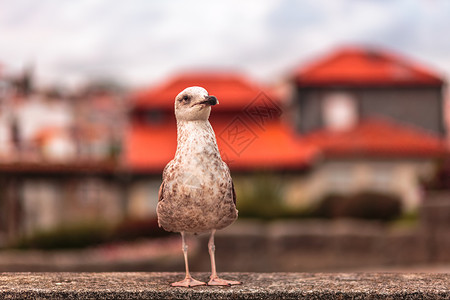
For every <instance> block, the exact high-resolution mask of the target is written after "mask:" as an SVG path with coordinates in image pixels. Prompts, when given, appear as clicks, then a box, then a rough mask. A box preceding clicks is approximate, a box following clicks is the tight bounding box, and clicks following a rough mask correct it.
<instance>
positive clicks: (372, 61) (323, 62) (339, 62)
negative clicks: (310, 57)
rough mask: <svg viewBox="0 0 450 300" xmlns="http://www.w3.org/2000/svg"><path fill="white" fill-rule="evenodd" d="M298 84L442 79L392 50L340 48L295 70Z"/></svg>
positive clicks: (407, 82)
mask: <svg viewBox="0 0 450 300" xmlns="http://www.w3.org/2000/svg"><path fill="white" fill-rule="evenodd" d="M294 79H295V81H296V82H297V84H299V85H300V86H328V85H346V86H411V85H419V86H441V85H442V84H443V79H442V78H441V77H440V76H439V75H437V74H435V73H433V72H432V71H430V70H427V69H426V68H424V67H422V66H419V65H418V64H416V63H414V62H410V61H407V60H406V59H404V58H403V57H400V56H397V55H394V54H392V53H389V52H386V51H381V50H375V49H363V48H356V47H355V48H342V49H340V50H338V51H335V52H333V53H331V54H330V55H328V56H325V57H324V58H322V59H319V60H317V61H315V62H314V63H312V64H311V65H309V66H307V67H302V68H299V69H298V70H297V71H295V72H294Z"/></svg>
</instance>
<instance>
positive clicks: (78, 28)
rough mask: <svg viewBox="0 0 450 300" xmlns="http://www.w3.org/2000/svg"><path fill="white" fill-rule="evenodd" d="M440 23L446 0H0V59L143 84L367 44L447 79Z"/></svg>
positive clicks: (448, 9) (272, 70)
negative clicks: (177, 74) (190, 72)
mask: <svg viewBox="0 0 450 300" xmlns="http://www.w3.org/2000/svg"><path fill="white" fill-rule="evenodd" d="M449 29H450V1H448V0H399V1H395V0H392V1H389V0H342V1H339V0H333V1H330V0H305V1H291V0H287V1H275V0H273V1H261V0H255V1H242V0H233V1H221V2H219V1H208V0H198V1H189V2H188V1H181V0H179V1H177V0H174V1H171V0H168V1H150V0H130V1H118V0H95V1H94V0H76V1H69V0H39V1H36V0H0V64H2V65H3V69H5V70H4V72H13V71H17V70H20V69H21V68H23V66H24V65H26V64H30V63H33V64H34V65H35V69H36V73H37V77H38V78H37V79H38V83H39V84H40V85H47V84H50V83H58V84H68V85H71V86H73V85H74V84H77V83H80V82H83V81H84V80H86V79H91V78H95V77H99V76H100V77H111V78H115V79H117V80H119V81H122V82H124V83H125V84H127V85H130V86H145V85H149V84H154V83H155V82H157V81H159V80H161V79H163V78H165V77H166V76H168V75H170V74H173V73H175V72H177V71H179V70H189V69H193V68H225V69H241V70H243V71H244V72H246V73H248V74H250V75H251V76H254V77H255V78H256V79H258V80H262V81H267V82H270V81H274V80H275V79H276V78H279V77H280V76H281V75H283V74H286V73H287V72H289V71H290V70H292V69H293V68H294V67H295V66H298V65H299V64H302V63H305V62H306V61H307V60H308V59H310V58H311V57H315V56H317V55H318V54H320V53H323V52H326V51H329V50H330V49H332V47H334V46H340V45H348V44H351V45H355V44H365V45H367V44H368V45H375V46H380V47H383V48H386V49H392V50H394V51H396V52H399V53H403V54H405V55H406V56H407V57H409V58H412V59H415V60H418V61H419V62H421V63H423V64H425V65H428V66H431V67H432V68H433V69H435V70H437V71H439V72H441V73H443V74H445V75H446V76H447V77H450V76H449V75H450V34H449Z"/></svg>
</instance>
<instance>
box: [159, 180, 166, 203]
mask: <svg viewBox="0 0 450 300" xmlns="http://www.w3.org/2000/svg"><path fill="white" fill-rule="evenodd" d="M164 184H165V182H164V180H163V182H162V183H161V186H160V187H159V193H158V202H159V201H161V200H162V199H163V193H164Z"/></svg>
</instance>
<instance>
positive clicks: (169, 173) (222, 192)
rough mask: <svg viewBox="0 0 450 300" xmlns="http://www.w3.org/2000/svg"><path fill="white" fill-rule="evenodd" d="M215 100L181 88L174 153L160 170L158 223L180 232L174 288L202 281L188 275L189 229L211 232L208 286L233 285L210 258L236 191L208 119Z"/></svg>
mask: <svg viewBox="0 0 450 300" xmlns="http://www.w3.org/2000/svg"><path fill="white" fill-rule="evenodd" d="M218 103H219V102H218V101H217V98H216V97H214V96H210V95H209V94H208V92H207V91H206V90H205V89H204V88H201V87H198V86H193V87H189V88H187V89H185V90H183V91H182V92H181V93H179V94H178V95H177V97H176V98H175V116H176V119H177V151H176V153H175V158H174V159H173V160H171V161H170V162H169V163H168V164H167V166H166V167H165V168H164V171H163V182H162V184H161V187H160V189H159V201H158V206H157V214H158V224H159V226H161V227H163V228H164V229H165V230H167V231H174V232H180V233H181V239H182V250H183V254H184V262H185V267H186V277H185V278H184V280H182V281H178V282H174V283H172V286H184V287H192V286H197V285H205V284H206V283H205V282H201V281H198V280H195V279H194V278H192V277H191V275H190V273H189V266H188V255H187V252H188V247H187V245H186V241H185V235H186V234H187V233H201V232H211V236H210V238H209V242H208V249H209V255H210V258H211V277H210V280H209V282H208V283H207V284H208V285H228V286H230V285H234V284H240V283H241V282H239V281H231V280H224V279H220V278H219V277H218V276H217V272H216V263H215V257H214V251H215V246H214V234H215V232H216V230H217V229H222V228H225V227H227V226H228V225H230V224H231V223H233V222H234V220H236V218H237V215H238V211H237V210H236V194H235V192H234V186H233V182H232V180H231V176H230V171H229V169H228V166H227V165H226V164H225V163H224V162H223V161H222V158H221V157H220V153H219V149H218V147H217V142H216V137H215V135H214V131H213V129H212V127H211V124H210V123H209V121H208V118H209V114H210V113H211V106H212V105H216V104H218Z"/></svg>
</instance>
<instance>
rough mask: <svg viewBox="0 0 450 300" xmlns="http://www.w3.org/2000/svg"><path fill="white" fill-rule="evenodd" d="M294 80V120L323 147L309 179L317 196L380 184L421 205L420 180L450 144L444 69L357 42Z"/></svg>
mask: <svg viewBox="0 0 450 300" xmlns="http://www.w3.org/2000/svg"><path fill="white" fill-rule="evenodd" d="M292 85H293V86H294V88H293V91H294V93H293V95H292V99H291V101H292V103H291V105H292V107H293V109H294V111H295V113H293V114H291V119H292V121H293V125H294V126H295V128H296V130H297V132H298V133H299V134H301V135H302V136H303V137H304V140H305V142H307V143H311V144H312V145H314V146H316V147H318V148H319V149H320V150H321V151H322V154H323V160H322V161H321V162H320V163H319V164H317V165H316V167H315V170H314V172H313V173H312V174H311V176H310V177H309V178H308V182H309V184H307V185H305V186H306V187H307V188H308V189H309V191H308V193H309V194H310V195H311V196H313V197H315V198H320V197H322V196H324V195H327V194H335V193H338V194H339V193H340V194H345V193H346V194H349V193H357V192H361V191H380V192H382V193H387V194H394V195H398V196H400V197H401V198H402V200H403V205H404V209H405V210H412V209H415V208H417V206H418V203H419V201H420V200H421V194H422V193H421V181H422V180H424V179H426V178H430V176H432V175H433V172H434V168H435V167H436V165H435V161H436V159H437V158H442V157H443V156H444V154H445V153H446V151H447V149H446V147H445V143H444V139H445V127H444V121H443V120H444V113H443V108H444V96H443V95H444V94H443V93H444V91H443V87H444V81H443V79H442V78H441V77H440V76H439V75H437V74H436V73H434V72H432V71H431V70H428V69H427V68H425V67H422V66H419V65H418V64H416V63H414V62H411V61H408V60H406V59H404V58H403V57H400V56H396V55H394V54H391V53H389V52H385V51H380V50H376V49H370V48H357V47H355V48H344V49H340V50H337V51H334V52H332V53H331V54H330V55H328V56H325V57H323V58H320V59H318V60H316V61H314V62H312V63H310V64H309V65H308V66H306V67H302V68H300V69H298V70H297V71H296V72H295V73H294V74H293V76H292ZM311 189H312V190H311Z"/></svg>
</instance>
